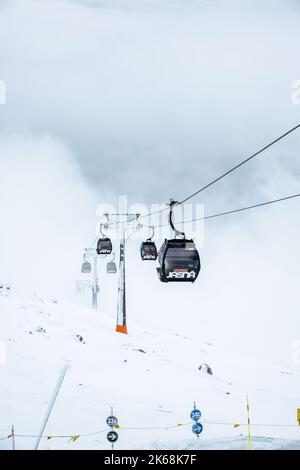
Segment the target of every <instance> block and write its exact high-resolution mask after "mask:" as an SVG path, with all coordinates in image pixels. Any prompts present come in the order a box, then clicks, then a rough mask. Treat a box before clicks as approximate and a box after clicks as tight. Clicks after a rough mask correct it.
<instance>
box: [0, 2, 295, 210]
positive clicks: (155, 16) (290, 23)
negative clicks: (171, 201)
mask: <svg viewBox="0 0 300 470" xmlns="http://www.w3.org/2000/svg"><path fill="white" fill-rule="evenodd" d="M92 3H93V5H94V7H91V6H90V4H91V2H84V1H81V2H71V1H66V0H63V1H59V2H56V1H48V0H46V1H44V2H43V4H40V3H39V2H35V1H32V0H25V1H24V0H22V1H18V0H15V1H14V2H13V3H11V4H10V3H9V4H8V6H7V7H6V8H5V9H4V10H3V13H2V15H1V19H0V31H1V33H0V39H1V42H0V44H1V46H0V54H1V55H2V61H1V64H2V67H1V73H2V74H3V79H5V81H6V83H7V88H8V91H7V93H8V104H7V106H6V109H5V112H3V111H2V118H3V126H4V127H6V128H8V129H13V130H16V129H21V130H24V128H25V129H28V128H29V129H30V130H31V131H34V132H38V133H45V132H46V133H50V134H51V135H55V136H56V137H58V138H60V139H61V140H63V141H65V142H66V143H67V144H68V146H69V147H70V148H71V149H72V150H73V151H75V152H76V155H77V161H78V163H79V165H80V168H81V170H82V171H83V173H84V175H85V176H87V178H88V179H89V182H90V183H91V184H93V185H94V186H95V187H97V186H98V185H101V187H102V188H104V189H107V190H109V191H112V192H115V193H117V194H128V195H129V196H130V197H131V198H132V200H133V202H139V201H140V202H144V201H147V202H164V201H166V200H167V199H168V198H169V197H171V196H172V197H175V198H181V197H183V196H184V195H185V194H186V193H188V192H190V191H192V190H194V189H195V188H197V187H199V185H202V184H205V183H206V182H207V181H209V180H210V179H211V178H212V177H214V176H215V175H216V174H218V173H219V172H220V171H222V170H225V169H227V168H228V167H229V166H231V165H232V164H234V163H236V162H237V161H239V160H240V159H241V158H242V157H243V156H247V155H248V154H250V153H251V152H253V151H255V150H256V149H257V148H259V147H260V146H262V145H264V144H266V143H267V142H268V141H270V140H272V139H273V138H275V137H276V136H277V135H278V134H279V133H281V132H283V131H285V130H286V129H287V128H289V127H290V125H292V124H294V123H295V122H296V121H298V120H299V108H298V107H297V106H295V105H292V103H291V84H292V82H293V81H294V80H296V79H298V78H299V74H300V70H299V61H298V51H297V44H298V42H299V28H298V23H299V21H298V20H299V9H298V8H297V7H296V6H295V4H294V2H286V1H285V2H283V1H282V0H276V1H275V2H274V0H273V1H271V2H270V1H267V2H259V1H257V2H255V3H253V1H252V2H243V8H241V7H240V2H238V1H233V0H231V1H228V2H223V1H216V2H206V1H196V0H195V1H190V2H182V1H175V0H174V1H170V0H168V1H167V2H157V1H154V2H148V1H142V2H135V1H128V2H117V1H111V2H104V1H99V2H97V1H94V2H92ZM275 5H276V8H275ZM278 31H280V35H279V34H278ZM4 45H5V46H4ZM294 142H295V141H292V139H290V138H289V140H288V141H286V142H285V143H284V145H283V146H280V147H279V146H278V149H279V150H278V152H280V158H283V157H284V158H285V159H287V153H288V151H289V149H293V148H294ZM276 155H277V150H274V152H273V151H270V152H269V153H268V156H269V158H267V156H266V157H264V159H265V165H266V167H267V168H273V166H272V165H275V163H273V162H272V161H271V159H270V156H272V157H274V156H275V157H276ZM271 171H272V170H271ZM178 174H180V175H181V177H180V179H179V178H178ZM257 177H259V175H258V176H257V165H256V164H255V163H254V162H253V163H251V165H249V166H248V168H247V170H246V171H245V172H240V173H239V175H238V176H237V177H236V178H233V179H230V181H229V184H228V186H226V187H225V188H224V192H223V196H222V197H223V199H224V202H225V203H228V202H229V203H230V202H231V199H230V198H232V197H236V195H239V196H242V195H244V194H249V198H251V197H252V196H253V195H254V194H255V192H257V190H254V189H253V184H252V183H253V181H255V179H256V178H257ZM283 184H284V182H283ZM219 191H222V188H220V190H219ZM219 191H217V192H210V193H209V202H210V203H211V204H212V205H214V204H215V203H218V200H219V199H220V197H219V194H220V192H219ZM283 191H284V188H283Z"/></svg>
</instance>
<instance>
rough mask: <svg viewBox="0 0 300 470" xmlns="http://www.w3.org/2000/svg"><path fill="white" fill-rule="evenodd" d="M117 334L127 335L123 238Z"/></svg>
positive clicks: (122, 243) (123, 244) (123, 241)
mask: <svg viewBox="0 0 300 470" xmlns="http://www.w3.org/2000/svg"><path fill="white" fill-rule="evenodd" d="M116 331H117V332H118V333H124V334H127V324H126V282H125V237H124V236H123V238H122V240H121V242H120V268H119V287H118V311H117V326H116Z"/></svg>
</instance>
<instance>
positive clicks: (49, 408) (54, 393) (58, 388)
mask: <svg viewBox="0 0 300 470" xmlns="http://www.w3.org/2000/svg"><path fill="white" fill-rule="evenodd" d="M69 368H70V365H69V364H65V365H64V367H63V368H62V371H61V373H60V376H59V379H58V381H57V384H56V387H55V389H54V391H53V395H52V397H51V400H50V403H49V405H48V408H47V411H46V414H45V417H44V419H43V422H42V425H41V429H40V432H39V434H38V437H37V440H36V443H35V446H34V450H37V449H38V447H39V444H40V442H41V439H42V437H43V433H44V431H45V428H46V426H47V423H48V420H49V418H50V415H51V412H52V409H53V407H54V404H55V402H56V399H57V396H58V394H59V391H60V388H61V386H62V383H63V381H64V378H65V376H66V373H67V370H68V369H69Z"/></svg>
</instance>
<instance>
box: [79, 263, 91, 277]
mask: <svg viewBox="0 0 300 470" xmlns="http://www.w3.org/2000/svg"><path fill="white" fill-rule="evenodd" d="M81 272H82V273H84V274H90V273H91V272H92V266H91V263H89V262H88V261H84V262H83V263H82V266H81Z"/></svg>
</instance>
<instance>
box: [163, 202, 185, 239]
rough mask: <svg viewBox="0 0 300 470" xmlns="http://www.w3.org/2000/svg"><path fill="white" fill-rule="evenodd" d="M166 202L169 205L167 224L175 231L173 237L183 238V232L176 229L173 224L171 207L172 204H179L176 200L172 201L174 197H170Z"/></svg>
mask: <svg viewBox="0 0 300 470" xmlns="http://www.w3.org/2000/svg"><path fill="white" fill-rule="evenodd" d="M167 204H168V206H169V207H170V212H169V224H170V227H171V229H172V230H173V231H174V232H175V238H177V237H180V238H183V239H185V233H184V232H181V231H180V230H178V229H177V228H176V227H175V226H174V222H173V208H174V206H177V205H178V204H179V203H178V201H174V199H170V201H169V202H168V203H167Z"/></svg>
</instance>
